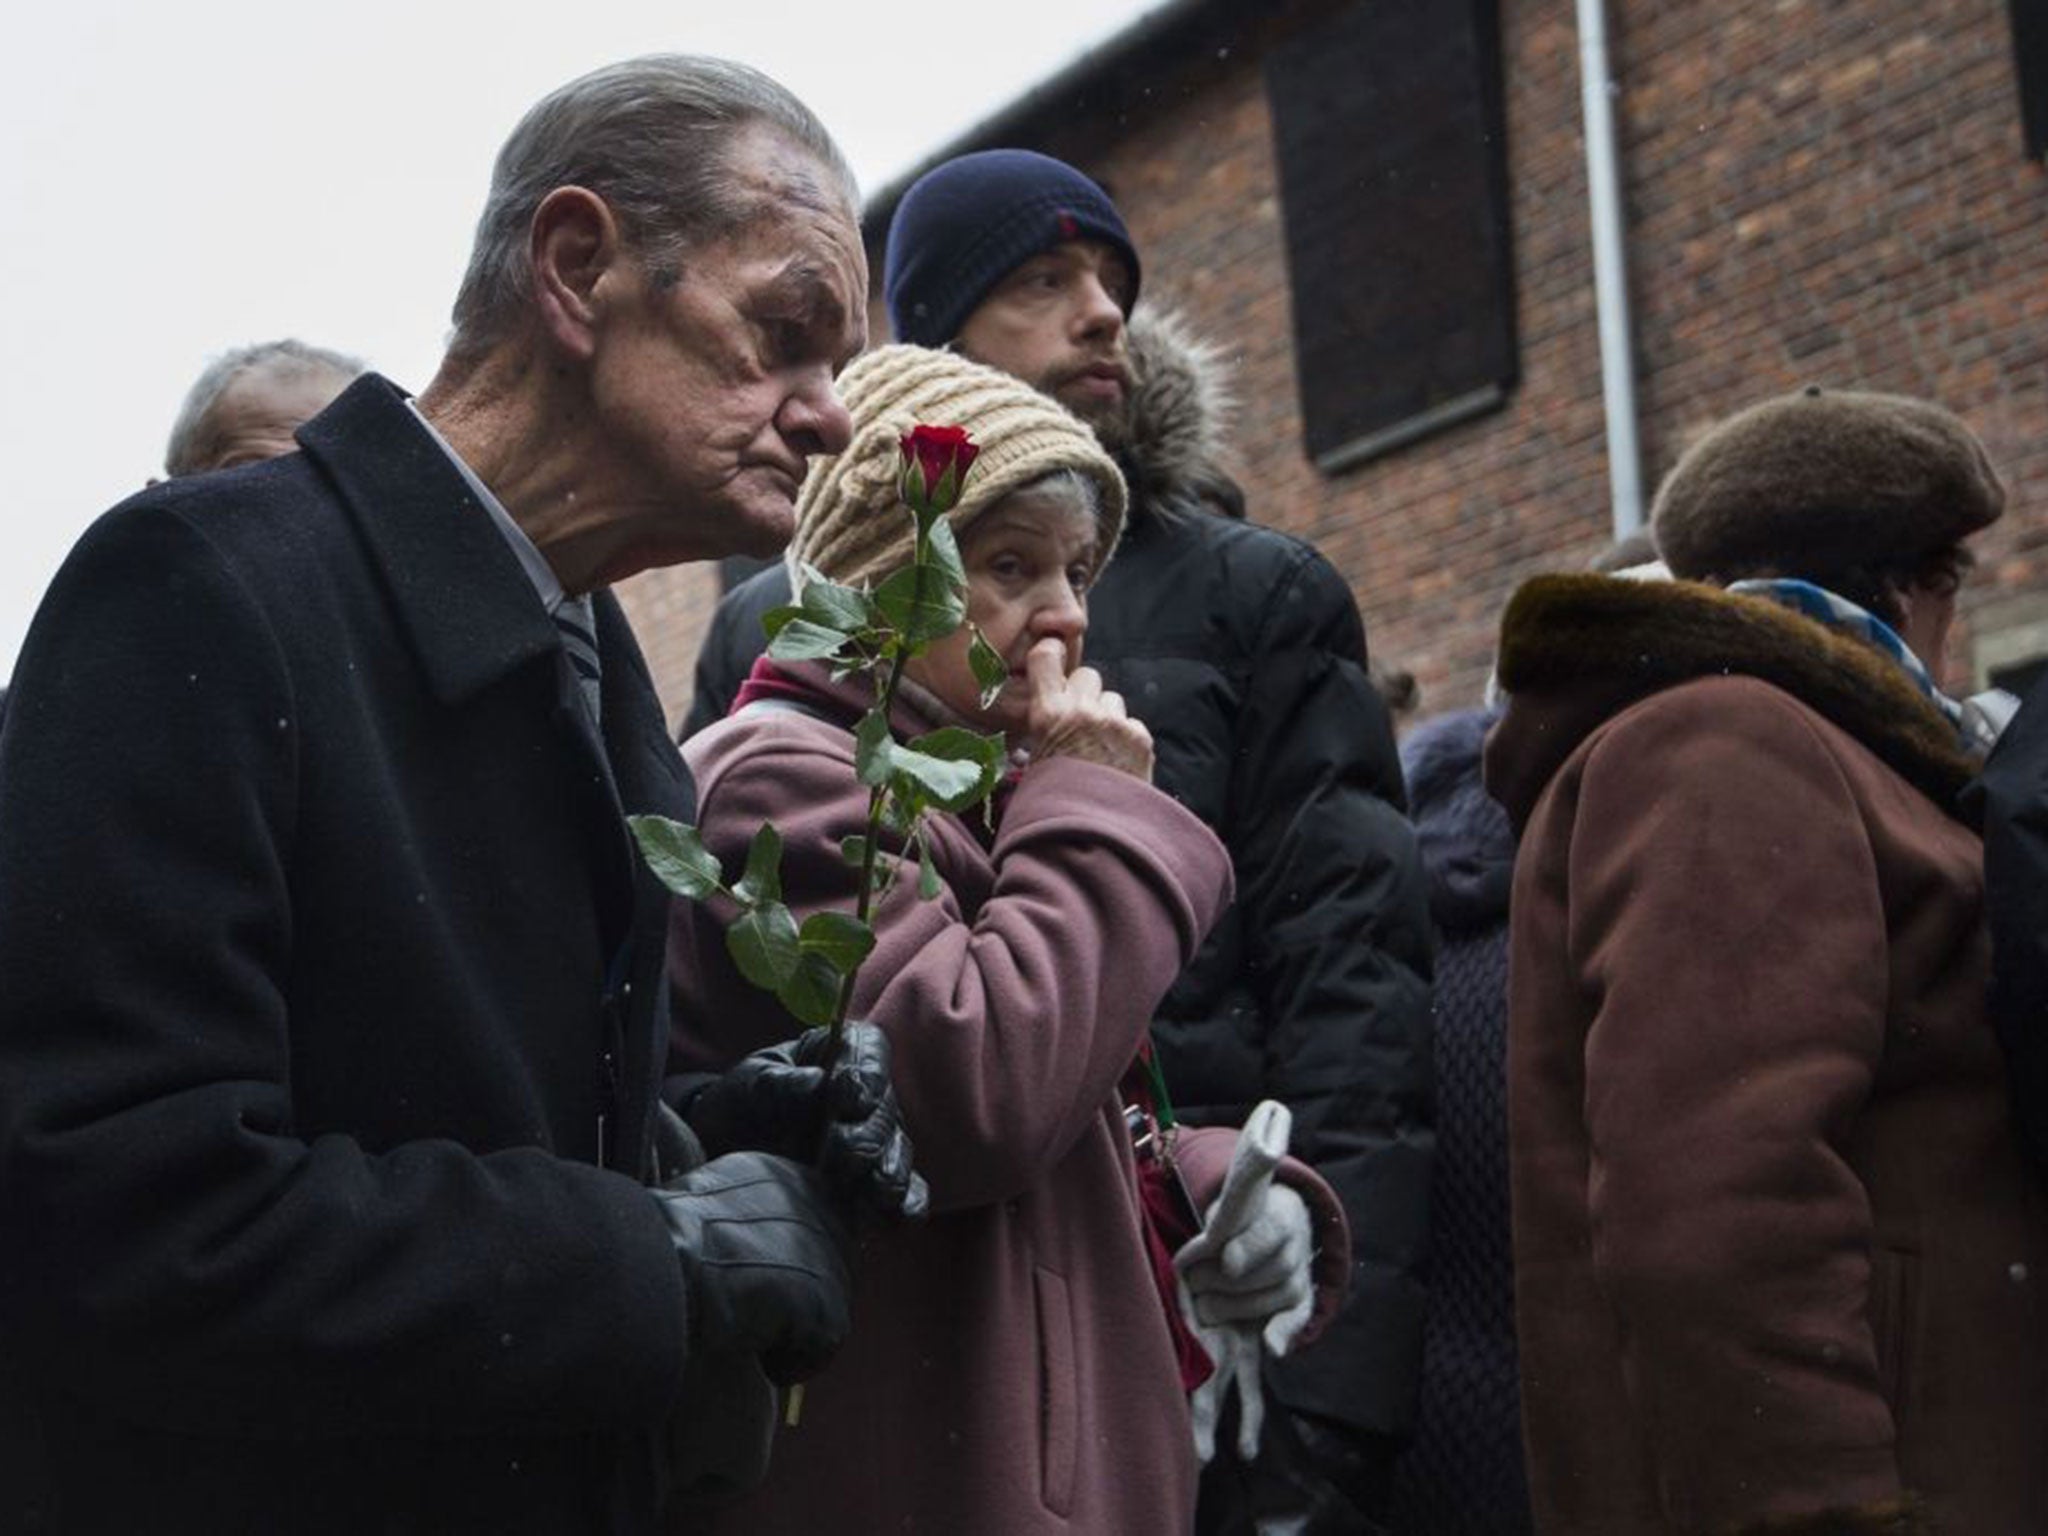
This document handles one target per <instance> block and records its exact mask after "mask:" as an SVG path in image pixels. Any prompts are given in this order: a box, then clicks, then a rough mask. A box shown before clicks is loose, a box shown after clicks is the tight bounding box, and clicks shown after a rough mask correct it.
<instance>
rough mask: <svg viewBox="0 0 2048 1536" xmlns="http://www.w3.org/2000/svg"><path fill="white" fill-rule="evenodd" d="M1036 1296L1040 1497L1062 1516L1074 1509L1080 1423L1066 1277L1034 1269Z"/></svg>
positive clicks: (1072, 1331)
mask: <svg viewBox="0 0 2048 1536" xmlns="http://www.w3.org/2000/svg"><path fill="white" fill-rule="evenodd" d="M1031 1278H1032V1288H1033V1291H1034V1293H1035V1295H1036V1298H1037V1302H1038V1449H1039V1458H1040V1460H1039V1476H1040V1491H1039V1497H1040V1498H1041V1499H1043V1500H1044V1502H1045V1507H1046V1508H1047V1509H1049V1510H1051V1511H1052V1512H1053V1513H1054V1514H1056V1515H1058V1516H1060V1517H1061V1518H1062V1519H1064V1518H1066V1516H1067V1515H1068V1514H1070V1513H1071V1512H1072V1510H1073V1505H1074V1461H1075V1457H1076V1454H1077V1451H1078V1436H1079V1426H1078V1425H1077V1424H1076V1423H1075V1422H1074V1397H1075V1381H1074V1318H1073V1306H1072V1303H1071V1301H1070V1300H1069V1299H1068V1295H1067V1282H1066V1279H1065V1277H1063V1276H1061V1275H1056V1274H1054V1273H1053V1272H1052V1271H1051V1270H1049V1269H1042V1268H1041V1269H1034V1270H1033V1271H1032V1276H1031Z"/></svg>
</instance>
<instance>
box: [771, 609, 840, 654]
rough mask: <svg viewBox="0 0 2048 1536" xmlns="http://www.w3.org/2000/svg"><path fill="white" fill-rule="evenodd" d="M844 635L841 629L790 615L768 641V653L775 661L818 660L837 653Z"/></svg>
mask: <svg viewBox="0 0 2048 1536" xmlns="http://www.w3.org/2000/svg"><path fill="white" fill-rule="evenodd" d="M847 639H848V636H847V633H846V631H845V630H843V629H828V628H826V626H824V625H823V624H817V623H813V622H812V621H811V620H809V619H804V618H796V619H790V620H789V621H787V622H786V623H784V624H783V626H782V627H781V628H780V629H778V630H777V631H776V632H775V638H774V639H773V640H771V641H769V642H768V654H769V655H770V656H771V657H773V658H774V659H775V660H777V661H821V660H823V659H824V658H825V657H827V656H835V655H837V654H838V653H839V647H841V646H842V645H844V644H846V642H847Z"/></svg>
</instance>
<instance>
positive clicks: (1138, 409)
mask: <svg viewBox="0 0 2048 1536" xmlns="http://www.w3.org/2000/svg"><path fill="white" fill-rule="evenodd" d="M1128 340H1129V346H1130V362H1131V415H1130V438H1129V441H1128V442H1127V443H1126V444H1125V445H1124V447H1123V450H1122V452H1121V453H1119V454H1118V458H1119V460H1120V461H1121V463H1122V466H1123V470H1124V476H1125V478H1126V479H1127V480H1128V481H1129V482H1130V487H1131V514H1130V515H1131V517H1132V518H1133V520H1136V519H1138V518H1144V517H1174V516H1180V515H1187V514H1193V513H1200V512H1212V513H1219V514H1221V515H1223V516H1226V517H1243V516H1244V515H1245V507H1244V492H1243V490H1242V489H1241V488H1240V487H1239V486H1238V484H1237V482H1236V481H1235V480H1233V479H1232V478H1231V477H1230V475H1229V474H1227V473H1226V472H1225V471H1224V470H1223V469H1222V467H1221V459H1222V456H1223V447H1224V439H1225V436H1226V435H1227V433H1228V431H1229V427H1230V422H1231V418H1232V416H1233V415H1234V414H1235V411H1236V400H1235V398H1234V397H1233V396H1232V394H1231V391H1230V385H1229V383H1228V380H1227V379H1226V377H1225V374H1226V369H1227V364H1226V363H1225V362H1224V360H1223V354H1222V352H1221V351H1220V349H1218V348H1217V347H1215V346H1213V345H1211V344H1210V343H1208V342H1205V341H1201V340H1199V339H1197V338H1196V336H1195V334H1194V332H1193V331H1192V330H1190V329H1189V327H1188V325H1187V323H1186V322H1185V321H1183V320H1182V319H1181V318H1180V317H1179V316H1178V315H1177V314H1174V313H1172V312H1171V311H1167V310H1156V309H1144V308H1140V309H1139V310H1138V311H1137V312H1136V313H1135V314H1133V315H1132V316H1131V324H1130V332H1129V338H1128Z"/></svg>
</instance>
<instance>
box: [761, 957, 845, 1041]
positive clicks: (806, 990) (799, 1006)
mask: <svg viewBox="0 0 2048 1536" xmlns="http://www.w3.org/2000/svg"><path fill="white" fill-rule="evenodd" d="M845 979H846V978H845V977H844V976H842V975H841V974H840V973H839V972H838V971H837V970H835V969H833V966H832V962H831V961H830V960H828V959H827V958H826V957H825V956H824V955H822V954H820V953H818V952H816V951H812V950H806V951H805V952H804V953H803V954H801V955H799V956H797V962H796V968H795V969H794V970H792V971H791V972H790V973H789V979H788V980H787V981H785V982H784V983H783V984H782V985H781V986H779V987H777V988H776V989H775V998H776V1001H778V1002H779V1003H781V1004H782V1006H783V1007H785V1008H787V1009H788V1010H789V1011H790V1012H791V1013H793V1014H795V1015H796V1016H797V1017H798V1018H799V1019H801V1020H802V1021H803V1022H804V1023H806V1024H830V1023H831V1022H832V1021H833V1019H835V1018H837V1017H838V1015H839V989H840V987H841V986H842V985H843V984H844V982H845Z"/></svg>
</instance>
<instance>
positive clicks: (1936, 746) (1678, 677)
mask: <svg viewBox="0 0 2048 1536" xmlns="http://www.w3.org/2000/svg"><path fill="white" fill-rule="evenodd" d="M1730 673H1735V674H1739V675H1742V676H1745V677H1754V678H1757V679H1759V680H1761V681H1763V682H1766V683H1770V684H1771V685H1773V686H1774V687H1777V688H1780V689H1783V690H1784V691H1785V692H1786V693H1789V694H1791V695H1792V696H1793V697H1794V698H1796V699H1798V700H1799V701H1800V702H1801V703H1803V704H1805V705H1806V706H1807V707H1808V708H1810V709H1812V710H1814V711H1815V712H1816V713H1817V714H1819V715H1821V716H1822V717H1823V718H1825V719H1827V720H1829V721H1831V722H1832V723H1833V724H1835V725H1836V726H1838V727H1839V728H1841V729H1842V730H1844V731H1846V732H1848V733H1849V734H1850V735H1851V736H1853V737H1855V738H1856V739H1857V740H1858V741H1860V742H1862V743H1863V744H1864V745H1865V746H1866V747H1868V748H1869V749H1870V750H1871V751H1872V752H1874V753H1875V754H1876V755H1877V757H1878V758H1879V759H1880V760H1881V761H1883V762H1884V763H1885V764H1886V765H1887V766H1888V767H1890V768H1891V769H1892V770H1893V771H1894V772H1896V773H1897V774H1899V775H1900V776H1901V777H1902V778H1904V779H1905V780H1906V781H1907V782H1908V783H1910V784H1912V785H1913V786H1914V787H1915V788H1916V789H1918V790H1919V791H1920V792H1921V793H1922V794H1924V795H1926V796H1927V797H1928V798H1929V799H1930V800H1932V801H1933V802H1934V803H1935V804H1936V805H1938V806H1940V807H1941V809H1942V810H1943V811H1945V812H1947V813H1948V814H1949V815H1951V816H1955V817H1956V818H1957V819H1959V820H1961V819H1965V815H1964V811H1963V809H1962V807H1961V806H1960V804H1959V801H1958V796H1959V795H1960V793H1961V791H1962V789H1963V787H1964V786H1965V785H1967V784H1968V783H1969V782H1970V780H1971V779H1972V778H1973V777H1974V776H1975V775H1976V773H1977V770H1978V768H1979V767H1980V766H1981V763H1980V761H1979V760H1978V759H1977V758H1975V757H1973V756H1971V755H1970V754H1969V753H1967V752H1965V751H1964V750H1963V748H1962V747H1961V746H1960V745H1959V744H1958V743H1957V740H1956V734H1955V729H1954V727H1952V726H1951V725H1950V724H1949V722H1948V721H1947V720H1946V719H1945V718H1944V717H1943V716H1942V714H1941V712H1940V711H1939V710H1938V709H1936V708H1935V707H1934V705H1933V704H1932V703H1930V702H1929V701H1928V700H1927V698H1926V697H1925V696H1924V695H1922V694H1921V693H1920V691H1919V690H1918V689H1917V688H1915V687H1914V685H1913V684H1912V682H1911V681H1910V680H1909V679H1908V678H1907V677H1906V675H1905V673H1904V672H1902V671H1901V670H1900V669H1899V668H1898V667H1897V666H1896V665H1895V664H1894V663H1893V662H1892V661H1891V660H1890V659H1889V658H1888V657H1885V656H1883V655H1881V654H1879V653H1878V652H1877V651H1876V650H1874V649H1872V648H1871V647H1870V646H1867V645H1865V644H1863V643H1862V642H1861V641H1858V640H1854V639H1851V638H1850V637H1848V636H1847V635H1844V634H1839V633H1837V632H1835V631H1833V630H1830V629H1828V628H1826V627H1825V626H1823V625H1821V624H1819V623H1816V622H1815V621H1814V620H1812V619H1808V618H1804V617H1801V616H1800V615H1798V614H1796V613H1793V612H1791V611H1790V610H1788V609H1786V608H1783V607H1780V606H1779V605H1778V604H1776V603H1774V602H1770V601H1769V600H1767V599H1764V598H1756V597H1744V596H1739V595H1737V594H1735V593H1731V592H1724V591H1722V590H1721V589H1720V588H1718V587H1712V586H1707V585H1704V584H1702V583H1699V582H1690V581H1673V582H1638V581H1624V580H1618V579H1616V578H1614V577H1610V576H1541V577H1538V578H1536V579H1535V580H1534V581H1531V582H1528V583H1527V584H1526V585H1524V586H1523V587H1522V588H1521V589H1520V590H1519V591H1517V592H1516V593H1515V595H1514V597H1513V599H1511V600H1510V602H1509V603H1508V607H1507V612H1506V613H1505V614H1504V615H1503V616H1502V619H1501V644H1500V663H1499V677H1500V684H1501V687H1502V688H1503V689H1504V690H1505V691H1506V692H1507V694H1508V695H1509V700H1510V702H1509V707H1508V713H1507V715H1506V717H1505V718H1504V719H1503V720H1502V721H1501V723H1500V725H1499V726H1498V727H1497V728H1496V729H1495V731H1494V733H1493V735H1492V737H1491V738H1490V739H1489V741H1488V743H1487V749H1486V782H1487V786H1488V788H1489V789H1491V790H1492V792H1493V793H1494V795H1495V796H1496V797H1498V798H1499V800H1500V801H1501V803H1502V804H1503V805H1505V806H1506V807H1507V809H1508V813H1509V815H1510V816H1511V817H1512V818H1513V820H1514V823H1515V825H1516V826H1517V827H1518V828H1519V827H1520V826H1522V825H1523V823H1525V822H1526V821H1527V819H1528V817H1529V813H1530V812H1531V811H1532V810H1533V809H1534V808H1535V805H1536V801H1537V799H1538V798H1539V797H1540V796H1541V795H1542V793H1543V789H1544V787H1545V786H1546V785H1547V784H1548V783H1549V782H1550V779H1551V777H1552V775H1554V774H1555V773H1556V772H1557V770H1558V769H1559V768H1560V767H1561V766H1563V764H1564V761H1565V759H1566V758H1567V757H1569V756H1570V755H1571V754H1572V752H1573V750H1574V749H1575V748H1577V746H1578V744H1579V743H1580V742H1581V741H1583V740H1585V738H1586V737H1587V736H1588V735H1589V734H1591V732H1592V731H1593V730H1594V729H1595V728H1597V727H1598V726H1599V725H1601V724H1602V723H1603V722H1604V721H1606V720H1608V719H1609V718H1611V717H1612V716H1614V715H1616V714H1618V713H1619V712H1620V711H1622V710H1623V709H1626V708H1627V707H1628V706H1629V705H1631V704H1633V703H1635V702H1636V701H1637V700H1639V699H1642V698H1646V697H1648V696H1649V695H1650V694H1653V693H1658V692H1661V691H1662V690H1664V689H1666V688H1671V687H1675V686H1677V685H1678V684H1680V683H1684V682H1689V681H1691V680H1693V679H1694V678H1700V677H1708V676H1723V675H1727V674H1730Z"/></svg>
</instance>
